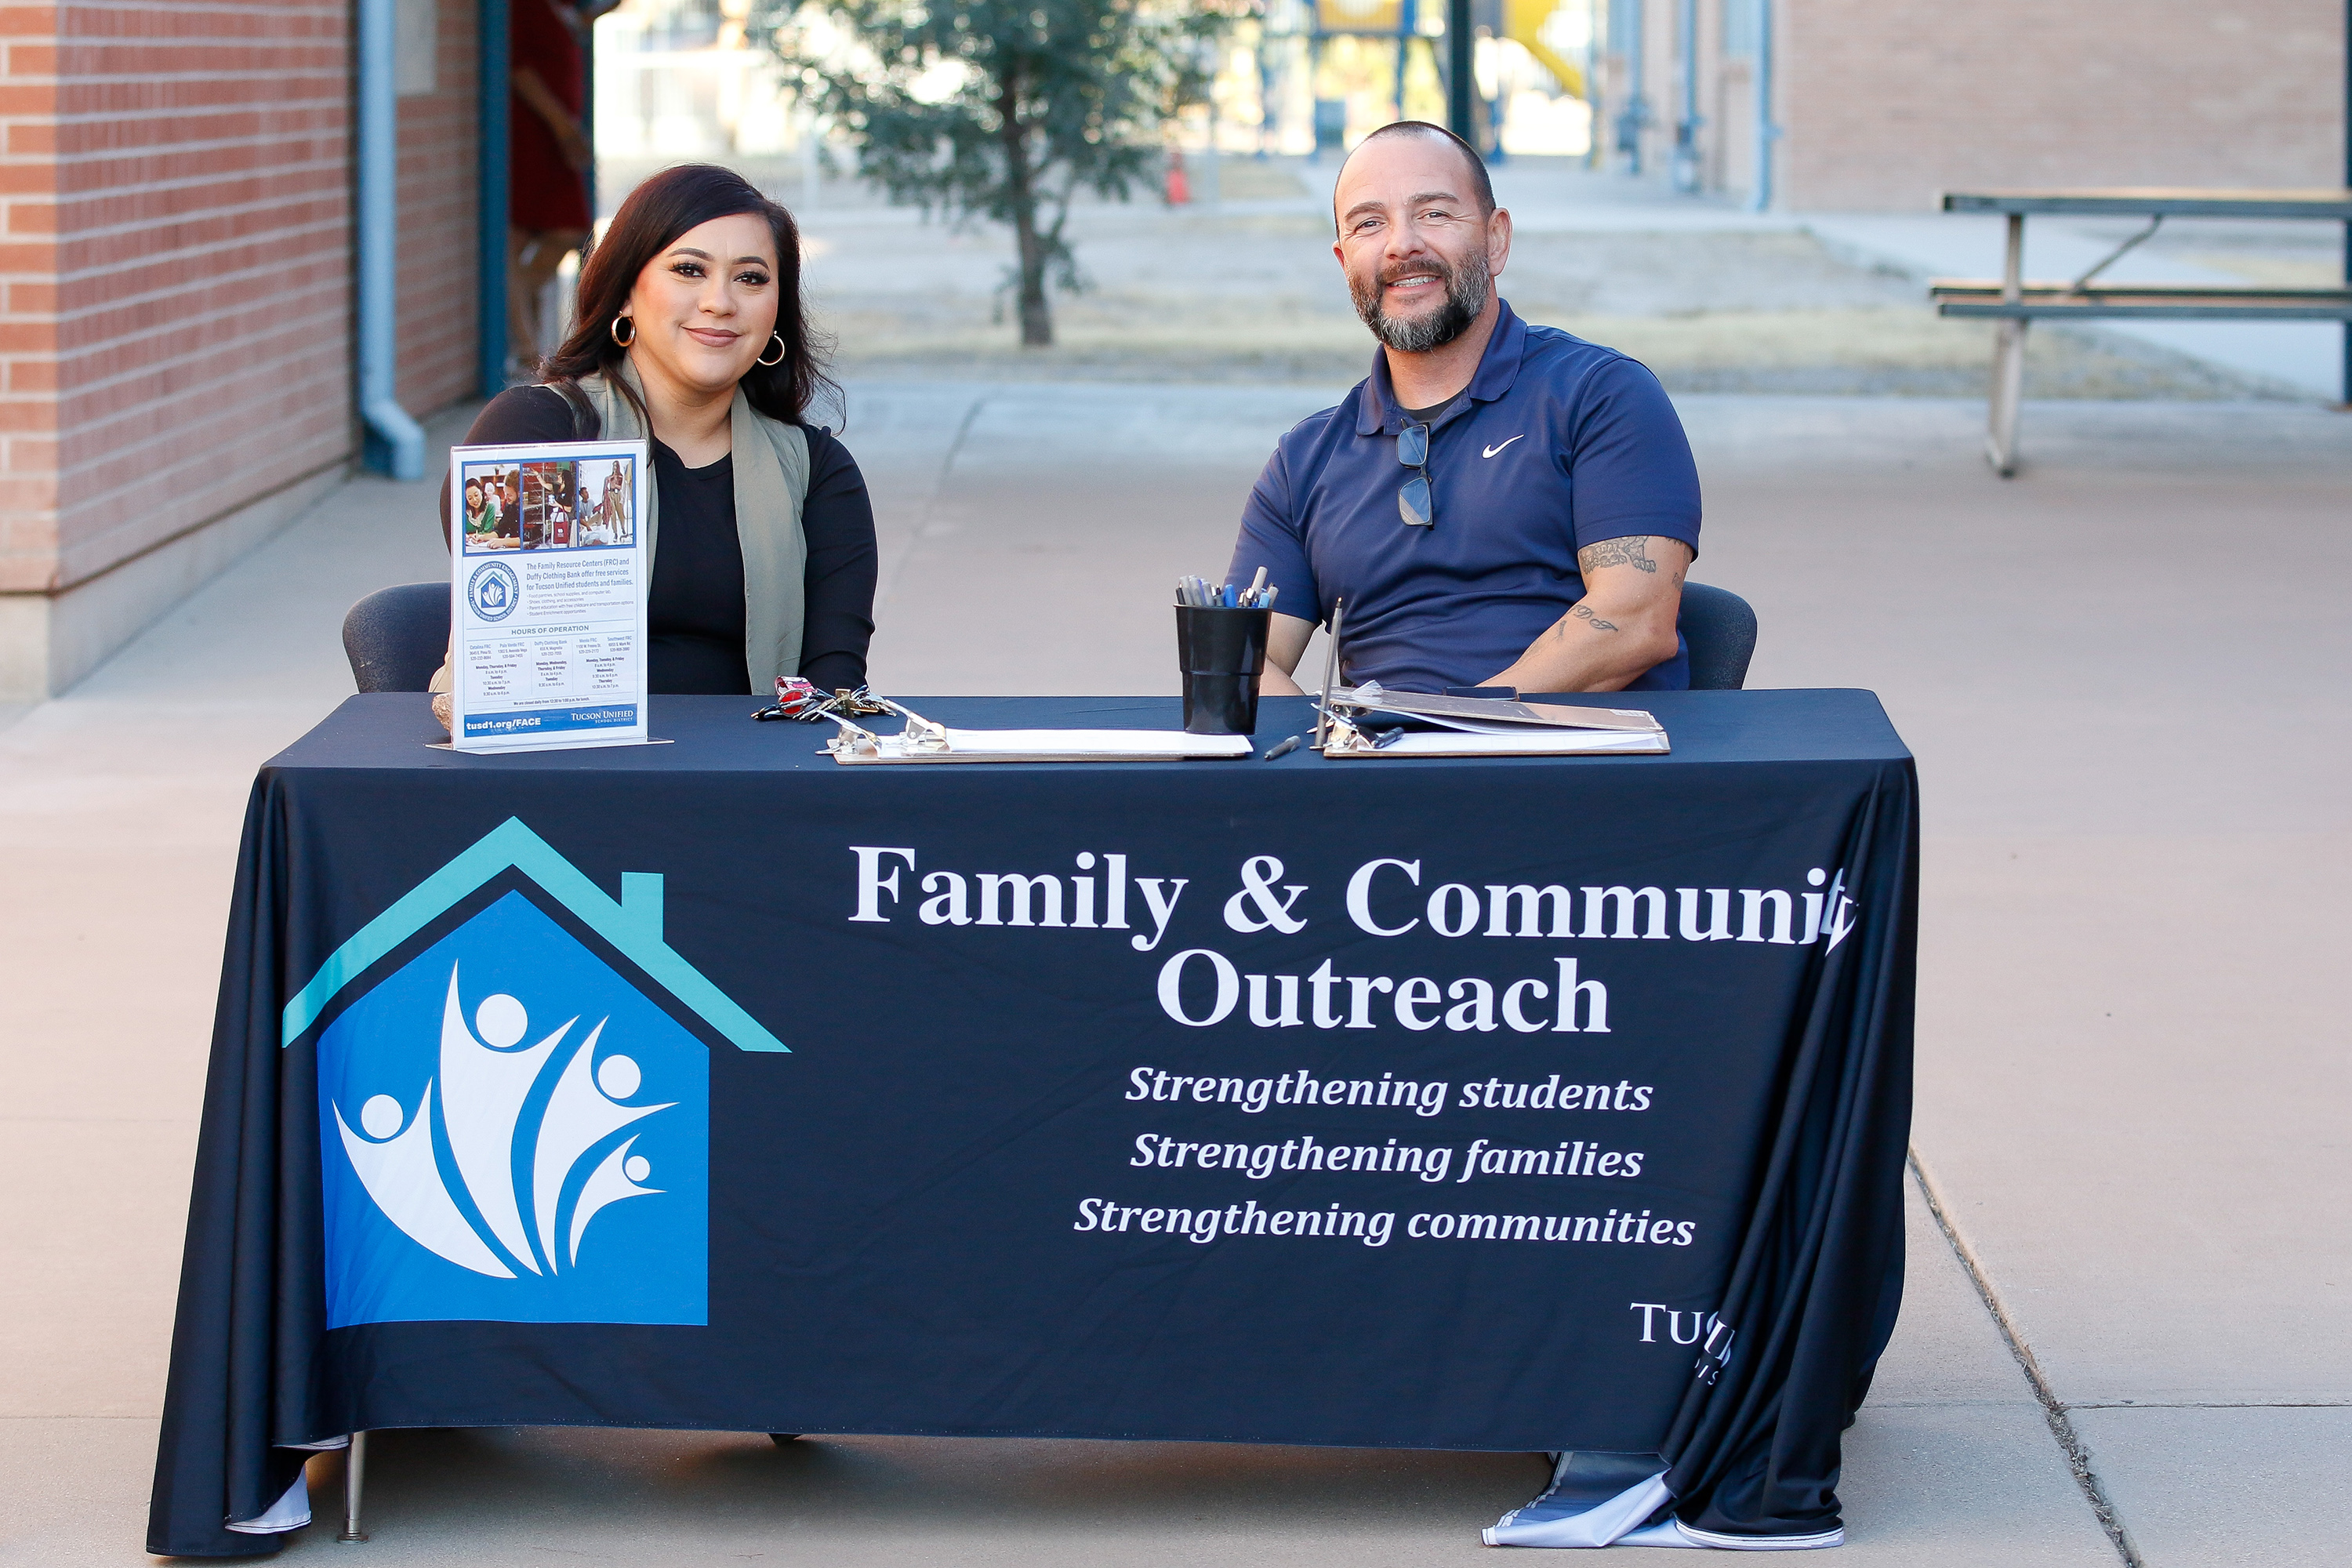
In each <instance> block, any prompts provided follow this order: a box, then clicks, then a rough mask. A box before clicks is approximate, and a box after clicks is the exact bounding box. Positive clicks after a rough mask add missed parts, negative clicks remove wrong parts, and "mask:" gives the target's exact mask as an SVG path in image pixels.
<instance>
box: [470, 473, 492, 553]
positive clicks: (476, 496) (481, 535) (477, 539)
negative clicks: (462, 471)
mask: <svg viewBox="0 0 2352 1568" xmlns="http://www.w3.org/2000/svg"><path fill="white" fill-rule="evenodd" d="M498 526H499V514H498V509H497V507H496V506H495V505H493V504H492V502H491V501H490V500H489V499H488V491H486V490H485V489H483V488H482V481H481V480H479V479H467V481H466V542H467V543H468V544H479V543H481V542H482V541H483V540H485V539H488V537H489V536H490V535H491V534H493V533H495V532H497V531H498Z"/></svg>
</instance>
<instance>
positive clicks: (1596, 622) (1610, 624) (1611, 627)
mask: <svg viewBox="0 0 2352 1568" xmlns="http://www.w3.org/2000/svg"><path fill="white" fill-rule="evenodd" d="M1568 613H1569V614H1570V615H1571V616H1575V617H1576V618H1577V619H1578V620H1580V621H1582V622H1584V623H1586V624H1587V625H1588V626H1591V628H1592V629H1593V630H1594V631H1596V632H1613V631H1615V630H1616V629H1617V623H1616V622H1615V621H1604V620H1602V619H1601V617H1600V616H1596V615H1594V614H1593V613H1592V609H1591V606H1590V605H1571V606H1570V609H1569V612H1568ZM1560 624H1561V625H1562V626H1566V625H1567V624H1568V623H1566V622H1565V621H1563V622H1561V623H1560Z"/></svg>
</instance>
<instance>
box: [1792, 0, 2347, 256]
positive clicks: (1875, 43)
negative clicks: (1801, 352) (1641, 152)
mask: <svg viewBox="0 0 2352 1568" xmlns="http://www.w3.org/2000/svg"><path fill="white" fill-rule="evenodd" d="M1780 11H1781V26H1780V40H1781V56H1780V92H1779V94H1778V96H1779V98H1780V122H1781V124H1782V126H1783V127H1784V128H1785V130H1786V132H1787V138H1786V140H1784V141H1783V142H1781V152H1782V163H1781V189H1782V195H1783V205H1788V206H1791V207H1798V208H1804V209H1811V210H1814V211H1825V210H1839V209H1890V210H1895V211H1911V212H1918V211H1925V210H1927V209H1928V207H1929V204H1930V203H1931V202H1932V201H1933V199H1934V197H1935V195H1936V193H1937V191H1939V190H1944V189H1950V188H1960V187H1966V186H1977V187H1984V186H2000V185H2026V186H2034V185H2042V186H2054V185H2132V184H2138V185H2162V184H2177V185H2234V186H2264V185H2336V184H2342V182H2343V176H2344V48H2345V38H2344V4H2343V0H2064V3H2063V4H2059V5H2053V4H2050V3H2049V0H1976V3H1975V4H1972V5H1952V4H1949V3H1948V0H1780Z"/></svg>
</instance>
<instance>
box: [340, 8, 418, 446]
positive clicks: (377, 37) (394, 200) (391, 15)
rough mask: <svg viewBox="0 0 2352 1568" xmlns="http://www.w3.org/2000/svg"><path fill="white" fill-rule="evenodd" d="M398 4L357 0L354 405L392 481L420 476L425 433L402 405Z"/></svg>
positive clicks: (369, 439)
mask: <svg viewBox="0 0 2352 1568" xmlns="http://www.w3.org/2000/svg"><path fill="white" fill-rule="evenodd" d="M394 6H395V0H360V5H359V94H358V97H359V156H358V159H357V163H358V174H359V179H358V181H357V184H358V187H359V190H358V202H357V204H356V205H357V206H358V209H359V210H358V213H357V215H356V216H357V217H358V220H359V221H358V223H357V225H356V226H355V227H356V229H357V239H358V250H359V255H358V258H357V262H358V265H357V268H356V270H357V272H358V275H359V276H358V279H357V282H358V285H359V288H358V294H359V311H358V314H359V403H360V417H361V419H362V421H363V422H364V423H365V425H366V427H367V440H366V462H367V465H368V467H370V468H375V469H377V470H379V471H381V472H383V473H388V474H390V475H391V476H392V477H393V478H394V479H422V478H423V477H424V475H425V429H424V426H420V425H418V424H417V423H416V421H415V420H414V419H412V418H410V417H409V416H408V411H407V410H405V409H404V408H403V407H401V405H400V399H399V395H398V382H399V348H400V345H399V340H398V334H397V331H396V330H395V328H396V323H397V310H398V303H399V301H398V295H397V290H398V288H399V282H400V100H399V97H398V92H399V83H398V79H397V77H396V75H395V73H396V71H397V69H398V63H397V50H398V47H399V35H398V21H397V17H396V15H395V10H394Z"/></svg>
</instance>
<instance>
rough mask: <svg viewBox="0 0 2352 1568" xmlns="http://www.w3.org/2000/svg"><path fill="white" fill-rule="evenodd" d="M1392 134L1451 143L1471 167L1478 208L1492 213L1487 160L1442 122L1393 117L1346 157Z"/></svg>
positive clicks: (1335, 217) (1335, 191) (1342, 168)
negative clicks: (1432, 137) (1428, 137)
mask: <svg viewBox="0 0 2352 1568" xmlns="http://www.w3.org/2000/svg"><path fill="white" fill-rule="evenodd" d="M1394 136H1434V137H1436V138H1438V139H1439V140H1440V141H1444V142H1453V143H1454V151H1455V152H1457V153H1461V154H1462V161H1463V162H1464V163H1467V164H1468V165H1469V166H1470V189H1471V193H1472V194H1473V195H1475V196H1476V197H1477V199H1478V210H1479V211H1480V212H1481V213H1483V214H1485V215H1486V216H1488V217H1493V216H1495V182H1494V181H1493V180H1491V179H1489V178H1487V175H1486V159H1484V158H1481V157H1480V156H1478V149H1476V148H1475V147H1473V146H1472V145H1470V143H1469V142H1465V141H1464V140H1462V138H1461V137H1459V136H1456V135H1455V134H1454V132H1451V131H1448V130H1447V129H1445V127H1444V126H1443V125H1433V124H1431V123H1430V122H1429V121H1426V120H1392V121H1390V122H1389V123H1388V124H1386V125H1383V126H1381V128H1380V129H1379V130H1378V131H1375V132H1372V133H1371V134H1370V135H1369V136H1367V137H1365V138H1364V139H1363V140H1362V141H1361V142H1357V143H1356V145H1355V146H1354V147H1353V148H1352V149H1350V150H1349V153H1348V156H1349V158H1351V159H1352V158H1353V157H1355V155H1356V154H1357V153H1360V152H1362V151H1363V150H1364V149H1365V148H1367V147H1369V146H1370V145H1371V144H1372V143H1373V142H1378V141H1380V140H1381V139H1383V138H1385V137H1394ZM1339 173H1340V174H1341V175H1342V176H1345V175H1346V174H1347V173H1348V165H1347V163H1345V162H1342V163H1340V165H1339ZM1331 226H1332V227H1333V228H1334V229H1335V230H1336V229H1337V228H1338V227H1339V181H1338V180H1334V181H1333V182H1332V183H1331Z"/></svg>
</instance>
